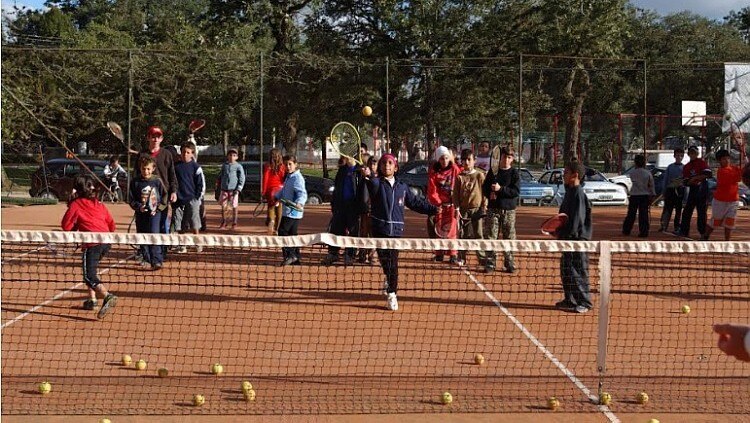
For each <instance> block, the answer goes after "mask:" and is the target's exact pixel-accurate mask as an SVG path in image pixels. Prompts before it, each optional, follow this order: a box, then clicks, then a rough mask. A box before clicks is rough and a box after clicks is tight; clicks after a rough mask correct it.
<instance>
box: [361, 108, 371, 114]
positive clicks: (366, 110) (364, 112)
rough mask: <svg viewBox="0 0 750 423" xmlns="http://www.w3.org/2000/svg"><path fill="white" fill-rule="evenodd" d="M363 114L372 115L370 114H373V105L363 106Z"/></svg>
mask: <svg viewBox="0 0 750 423" xmlns="http://www.w3.org/2000/svg"><path fill="white" fill-rule="evenodd" d="M362 115H363V116H370V115H372V107H370V106H365V107H363V108H362Z"/></svg>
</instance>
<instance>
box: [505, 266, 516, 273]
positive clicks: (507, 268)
mask: <svg viewBox="0 0 750 423" xmlns="http://www.w3.org/2000/svg"><path fill="white" fill-rule="evenodd" d="M516 272H517V270H516V266H514V265H512V264H511V265H510V266H505V273H510V274H514V273H516Z"/></svg>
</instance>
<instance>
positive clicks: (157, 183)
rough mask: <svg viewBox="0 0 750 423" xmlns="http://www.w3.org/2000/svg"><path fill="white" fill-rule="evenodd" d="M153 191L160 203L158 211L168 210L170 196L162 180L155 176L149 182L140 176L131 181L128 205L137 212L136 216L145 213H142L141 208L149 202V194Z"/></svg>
mask: <svg viewBox="0 0 750 423" xmlns="http://www.w3.org/2000/svg"><path fill="white" fill-rule="evenodd" d="M151 191H153V192H155V193H156V201H157V202H158V203H159V204H158V206H157V209H158V211H164V210H166V209H167V200H169V194H168V193H167V188H166V187H165V186H164V183H163V182H162V181H161V178H159V177H158V176H156V174H153V175H151V178H150V179H147V180H144V179H143V178H142V177H140V176H139V177H137V178H133V179H131V180H130V191H129V194H128V197H129V198H128V203H129V204H130V208H131V209H133V210H135V212H136V214H139V213H145V212H142V211H141V207H143V206H144V205H146V203H147V202H148V193H150V192H151Z"/></svg>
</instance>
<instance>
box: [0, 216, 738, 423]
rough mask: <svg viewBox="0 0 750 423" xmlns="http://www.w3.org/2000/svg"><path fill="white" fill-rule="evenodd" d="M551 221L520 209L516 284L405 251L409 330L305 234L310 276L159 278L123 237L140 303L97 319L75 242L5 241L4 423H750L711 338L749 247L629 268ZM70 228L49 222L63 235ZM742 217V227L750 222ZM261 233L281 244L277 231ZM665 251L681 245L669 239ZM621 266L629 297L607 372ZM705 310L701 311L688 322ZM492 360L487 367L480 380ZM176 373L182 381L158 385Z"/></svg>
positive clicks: (211, 244)
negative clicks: (572, 302) (185, 422)
mask: <svg viewBox="0 0 750 423" xmlns="http://www.w3.org/2000/svg"><path fill="white" fill-rule="evenodd" d="M38 209H41V208H27V209H24V210H21V211H23V212H24V213H23V214H24V218H25V219H28V218H29V217H31V216H30V215H31V214H32V213H48V214H50V215H54V214H55V213H60V215H61V214H62V209H61V210H57V209H55V208H54V207H51V208H46V207H45V209H46V210H44V211H41V210H38ZM600 210H601V211H600ZM21 211H17V209H3V229H4V231H5V230H7V229H9V228H11V227H16V228H17V227H18V226H16V225H18V224H14V223H9V221H11V222H12V221H13V219H14V218H17V217H18V216H19V215H20V214H21ZM327 212H328V210H327V208H324V207H321V208H319V209H315V210H312V211H309V212H308V216H309V219H308V218H306V219H305V221H303V227H302V230H301V232H303V233H308V234H315V233H317V232H319V231H320V229H319V228H320V227H323V226H324V224H325V223H324V222H325V220H326V215H327ZM623 212H624V210H623V209H619V208H617V209H595V215H594V222H595V234H596V235H597V239H615V240H616V239H618V237H616V236H611V237H610V236H609V235H611V234H612V232H615V231H617V228H618V227H617V225H616V224H615V222H617V221H621V220H619V219H622V217H621V216H622V215H620V216H619V217H618V215H617V213H623ZM16 213H17V214H16ZM550 213H551V210H550V209H521V212H519V219H518V223H519V224H518V232H519V235H518V236H519V238H520V239H526V240H529V241H524V242H519V243H515V244H514V246H513V247H510V248H514V249H516V250H518V252H517V255H516V261H517V262H518V264H519V272H518V273H517V274H514V275H508V274H505V273H500V272H496V273H492V274H484V273H482V272H479V271H478V267H477V266H476V262H475V258H474V257H473V254H470V255H471V256H472V259H471V261H470V263H469V265H468V266H465V267H461V268H459V267H455V266H453V267H452V266H449V265H448V264H447V263H434V262H431V261H430V258H431V256H432V248H433V247H434V246H435V245H434V244H432V243H430V242H429V241H424V240H421V241H414V242H406V241H405V242H404V243H402V244H400V245H398V248H399V249H401V264H400V282H399V285H400V289H399V302H400V305H401V309H400V310H399V311H398V312H395V313H394V312H389V311H387V310H385V307H384V305H385V300H384V296H383V294H382V292H381V284H382V272H381V270H380V268H379V267H378V266H375V265H366V264H357V265H355V266H353V267H352V268H345V267H344V266H342V265H339V266H331V267H325V266H321V265H319V263H320V259H322V258H323V256H324V255H325V254H326V252H327V251H326V248H325V246H324V245H322V244H320V242H321V241H323V242H328V243H339V242H340V241H341V240H338V239H333V240H331V239H328V238H321V237H319V236H317V235H308V236H306V237H305V236H301V237H298V239H297V241H298V242H299V243H300V244H303V245H304V246H303V247H302V254H303V265H302V266H290V267H284V268H282V267H278V264H279V262H280V261H281V253H280V251H279V248H278V247H279V246H280V245H281V244H279V243H281V242H286V241H288V240H278V239H276V240H272V241H266V240H264V239H262V238H260V237H250V236H243V235H240V236H231V237H213V238H211V237H208V238H205V239H204V238H201V239H200V240H199V239H198V238H196V239H195V240H193V241H194V242H196V240H197V242H202V243H205V245H206V248H205V250H204V252H203V253H201V254H197V253H189V254H185V255H183V254H180V255H176V254H174V255H171V256H170V260H169V261H168V262H167V263H166V265H165V268H164V269H162V270H161V271H159V272H152V271H150V270H142V269H141V268H140V267H138V266H137V265H136V263H135V262H134V261H133V260H132V258H131V257H130V256H132V254H133V252H134V249H133V247H132V244H133V242H132V241H133V240H132V239H130V238H125V237H123V238H120V239H118V240H117V241H118V242H119V243H115V244H113V251H112V252H111V253H110V255H109V256H108V257H107V259H106V260H105V261H103V262H102V267H101V269H100V271H102V272H105V273H104V275H103V276H102V280H103V281H104V282H105V283H107V284H108V285H109V286H110V288H111V289H112V291H113V292H115V293H116V294H117V295H118V296H119V297H120V302H119V303H118V306H117V308H116V309H115V310H114V312H113V313H112V314H111V315H109V316H107V318H106V319H104V320H102V321H96V318H95V313H93V314H92V312H87V311H84V310H82V309H81V308H80V304H81V302H82V301H83V299H84V298H85V289H84V288H85V287H84V286H83V284H82V283H81V282H80V265H79V261H80V258H79V252H78V251H76V243H75V242H69V243H68V244H59V243H52V245H58V247H57V248H54V251H53V250H51V249H50V248H49V245H50V244H49V242H48V240H46V239H45V240H37V242H29V241H28V240H30V239H36V238H34V237H39V233H40V232H35V233H28V234H23V233H21V232H14V233H10V232H7V231H5V232H3V239H4V243H3V250H2V260H3V286H2V295H3V307H2V322H3V323H2V324H3V332H2V334H3V343H2V348H3V351H2V352H3V362H2V366H3V370H2V376H3V392H2V402H3V413H4V414H6V415H16V414H21V415H23V414H52V415H60V414H94V415H133V414H135V415H146V414H160V415H170V414H185V415H189V414H200V415H204V416H205V415H216V414H220V415H242V414H302V415H309V414H314V415H319V414H389V413H419V414H429V413H446V412H450V413H473V414H474V413H476V414H474V415H475V416H479V415H481V414H479V413H515V412H534V413H545V414H544V416H545V417H552V418H554V413H552V412H551V411H548V410H547V409H546V401H547V398H549V397H551V396H555V397H557V398H559V399H560V400H561V403H562V406H561V410H560V411H558V413H559V412H568V413H569V412H575V413H586V415H588V416H589V417H592V418H604V419H607V420H609V421H614V420H612V418H613V417H614V418H615V419H617V418H618V417H619V418H622V416H621V413H625V415H630V413H654V414H659V413H674V412H681V413H706V414H712V415H713V414H718V413H729V414H727V415H726V417H727V421H736V420H737V418H740V419H741V418H747V415H748V414H750V408H748V403H747V402H746V401H744V398H743V397H742V396H741V395H738V393H739V392H747V391H748V388H750V382H749V381H750V378H749V377H750V368H748V366H746V365H743V364H741V363H739V362H737V361H735V360H734V359H731V358H728V357H725V356H723V355H722V354H721V352H720V351H718V349H716V348H715V339H714V336H713V334H712V333H711V331H710V326H711V324H713V323H716V322H718V321H739V322H743V321H747V319H748V314H747V311H748V309H749V308H750V307H748V306H749V305H750V304H749V300H748V298H750V272H749V270H748V265H747V264H748V253H750V251H748V250H750V246H748V243H747V241H744V242H742V241H740V242H735V243H732V244H731V245H722V246H719V244H720V243H709V244H716V246H708V247H705V248H703V249H702V250H701V249H696V248H695V247H694V245H696V243H688V242H658V241H653V242H649V243H637V242H614V243H612V244H611V245H610V244H607V245H609V246H610V247H612V248H613V250H612V251H613V252H612V253H607V252H604V254H602V250H601V244H600V243H597V242H592V243H582V244H584V245H583V246H571V245H555V243H550V242H543V241H534V240H533V239H535V238H536V239H540V238H542V236H541V235H540V234H539V235H538V234H537V233H534V232H535V231H536V232H538V229H537V228H538V225H539V222H541V220H543V218H544V216H548V215H549V214H550ZM741 213H744V216H747V211H742V212H741ZM113 214H115V216H116V218H117V220H118V224H119V227H120V228H121V229H122V228H124V227H126V226H127V210H120V209H119V208H117V207H115V208H113ZM32 218H33V217H32ZM57 219H59V218H58V217H52V216H47V217H46V218H42V217H41V216H39V217H38V218H33V220H35V221H37V222H40V224H41V225H47V224H51V225H52V226H54V222H56V220H57ZM738 220H739V221H740V226H741V225H742V222H744V221H746V217H744V218H743V214H741V215H740V217H739V219H738ZM50 222H51V223H50ZM600 222H601V223H600ZM609 222H611V223H609ZM242 223H243V222H241V225H242ZM409 223H410V224H411V226H410V228H409V229H408V231H409V236H414V237H418V236H421V234H420V231H424V230H425V229H424V222H423V218H422V217H419V216H413V215H412V216H410V217H409ZM316 225H319V226H318V229H317V230H316V229H315V228H316ZM29 226H30V225H26V227H27V228H29ZM241 228H242V229H241V230H242V231H243V232H245V233H261V232H262V231H263V230H264V228H263V227H262V219H256V222H252V221H248V222H247V224H245V225H242V226H241ZM31 229H41V230H49V229H52V228H51V227H40V228H33V227H32V228H31ZM256 231H257V232H256ZM738 235H739V236H738V237H737V238H738V239H747V238H746V233H738ZM13 237H16V238H13ZM660 237H663V238H662V239H665V240H667V239H672V240H674V238H671V237H669V236H668V235H661V234H659V235H658V236H657V235H655V236H654V237H653V238H654V239H656V240H658V239H659V238H660ZM619 238H620V239H621V238H622V237H619ZM10 239H16V241H13V242H11V241H9V240H10ZM343 242H344V244H343V245H354V244H346V242H355V241H346V240H344V241H343ZM356 242H360V243H361V242H362V241H356ZM437 242H438V243H439V242H440V241H437ZM357 245H358V246H361V244H357ZM373 245H374V244H373ZM645 245H648V247H644V246H645ZM367 246H372V245H369V244H368V245H367ZM394 246H395V245H394ZM639 246H640V247H639ZM469 247H470V248H474V249H477V248H478V247H477V246H473V247H471V246H469ZM638 248H640V249H638ZM572 250H585V251H589V253H590V254H589V255H590V259H591V262H590V267H589V268H590V270H591V281H592V292H593V298H594V299H595V307H594V309H593V310H592V312H590V313H588V314H584V315H576V314H570V313H563V312H560V311H558V310H556V309H555V308H554V303H555V302H556V301H557V300H559V299H560V297H561V289H560V282H559V267H560V259H559V257H560V252H561V251H572ZM620 251H622V252H620ZM602 257H604V260H605V262H608V263H609V265H608V269H609V270H610V272H611V280H610V282H609V284H610V294H609V295H610V299H609V300H608V301H609V302H608V304H609V307H608V315H607V316H606V320H605V323H606V331H605V338H606V346H605V347H606V348H605V350H604V351H605V352H606V355H605V357H604V360H605V361H604V364H605V369H604V370H603V371H600V369H599V366H600V364H601V363H602V361H601V360H602V357H601V347H602V345H601V333H600V330H601V327H602V326H601V325H602V322H601V317H602V316H600V314H599V305H600V298H601V292H600V286H599V285H598V281H599V280H600V275H599V273H598V272H599V269H600V259H601V258H602ZM688 303H689V304H690V306H691V308H692V310H693V311H692V312H691V313H690V314H689V315H685V314H682V313H680V312H679V310H680V307H681V306H682V305H684V304H688ZM40 305H41V306H40ZM37 307H38V308H37ZM29 311H31V312H30V313H29ZM25 313H28V314H25ZM478 353H480V354H482V355H483V356H484V357H485V358H486V362H485V363H484V364H483V365H477V364H475V363H474V356H475V354H478ZM124 354H129V355H131V356H132V357H133V359H134V360H138V359H144V360H146V361H147V362H148V368H147V369H146V370H145V371H137V370H135V369H134V368H133V367H132V366H130V367H126V366H123V365H122V364H121V363H120V359H121V357H122V355H124ZM217 362H218V363H221V364H222V365H223V366H224V368H225V373H224V374H223V375H221V376H215V375H213V374H211V373H210V371H209V369H210V366H211V364H212V363H217ZM160 367H164V368H167V369H169V372H170V375H169V377H167V378H159V377H158V376H157V375H156V369H157V368H160ZM42 380H49V381H50V382H51V383H52V386H53V392H52V393H51V394H49V395H45V396H42V395H40V394H39V393H38V392H37V391H36V386H37V384H38V383H39V382H40V381H42ZM243 380H250V381H251V382H252V383H253V385H254V387H255V390H256V392H257V394H258V396H257V398H256V400H255V401H254V402H246V401H245V399H244V398H243V395H242V391H241V388H240V383H241V381H243ZM600 383H601V384H602V389H603V390H605V391H607V392H609V393H611V394H612V396H613V398H614V401H613V403H612V404H611V405H610V406H609V407H600V406H598V405H595V404H594V403H592V401H591V398H592V397H596V396H597V395H598V390H599V384H600ZM446 391H447V392H451V394H452V395H453V397H454V402H453V403H452V404H451V405H448V406H446V405H444V404H442V403H441V402H440V396H441V394H442V393H443V392H446ZM641 391H645V392H648V394H649V396H650V398H651V400H650V402H649V403H648V404H646V405H640V404H638V403H637V402H636V401H635V396H636V394H637V393H638V392H641ZM196 393H202V394H203V395H205V396H206V403H205V404H204V405H203V406H202V407H195V406H194V405H193V404H192V396H193V395H194V394H196ZM508 415H510V414H508ZM686 416H687V415H683V417H686ZM118 420H119V419H118ZM662 421H670V420H664V419H662ZM674 421H678V420H674ZM681 421H684V420H681Z"/></svg>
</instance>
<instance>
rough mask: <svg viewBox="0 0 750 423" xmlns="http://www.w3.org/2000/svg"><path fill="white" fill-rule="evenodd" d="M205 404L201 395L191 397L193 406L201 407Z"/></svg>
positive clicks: (204, 399) (204, 398)
mask: <svg viewBox="0 0 750 423" xmlns="http://www.w3.org/2000/svg"><path fill="white" fill-rule="evenodd" d="M205 403H206V397H204V396H203V395H201V394H195V395H194V396H193V404H194V405H195V406H196V407H200V406H201V405H203V404H205Z"/></svg>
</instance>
